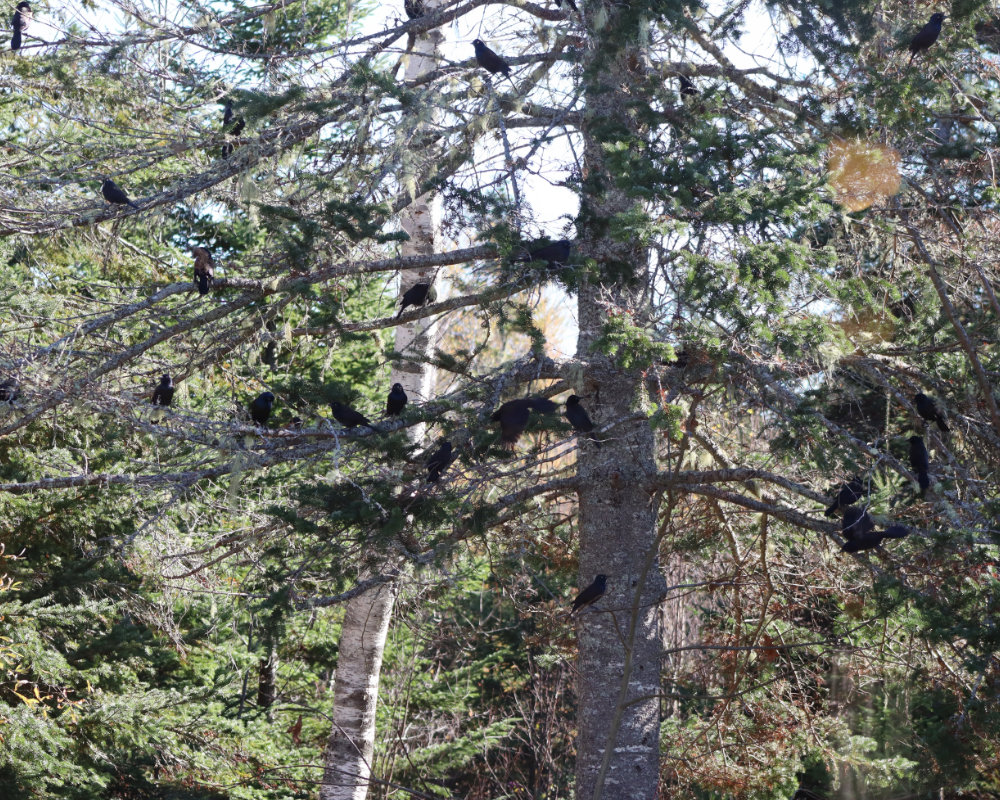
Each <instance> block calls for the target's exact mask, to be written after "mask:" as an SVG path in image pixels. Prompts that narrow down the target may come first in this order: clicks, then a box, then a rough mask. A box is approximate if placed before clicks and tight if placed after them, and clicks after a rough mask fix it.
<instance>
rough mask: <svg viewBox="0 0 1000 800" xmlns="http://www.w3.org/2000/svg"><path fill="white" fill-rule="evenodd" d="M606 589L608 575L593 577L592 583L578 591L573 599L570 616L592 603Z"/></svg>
mask: <svg viewBox="0 0 1000 800" xmlns="http://www.w3.org/2000/svg"><path fill="white" fill-rule="evenodd" d="M607 590H608V576H607V575H603V574H602V575H598V576H597V577H596V578H594V581H593V583H591V584H590V586H588V587H587V588H586V589H584V590H583V591H581V592H580V594H578V595H577V596H576V599H575V600H574V601H573V608H572V610H571V611H570V612H569V615H570V616H573V615H574V614H575V613H576V612H577V611H580V610H581V609H584V608H586V607H587V606H590V605H593V604H594V603H596V602H597V601H598V600H600V599H601V598H602V597H604V594H605V592H607Z"/></svg>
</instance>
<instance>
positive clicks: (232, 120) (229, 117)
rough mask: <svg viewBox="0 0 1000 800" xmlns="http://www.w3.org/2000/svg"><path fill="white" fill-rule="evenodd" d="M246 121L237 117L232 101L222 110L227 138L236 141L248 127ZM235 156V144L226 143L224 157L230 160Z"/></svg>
mask: <svg viewBox="0 0 1000 800" xmlns="http://www.w3.org/2000/svg"><path fill="white" fill-rule="evenodd" d="M246 124H247V123H246V120H245V119H243V116H242V115H240V116H238V117H235V115H234V114H233V104H232V102H231V101H229V100H227V101H226V105H225V107H224V108H223V110H222V132H223V134H225V136H226V137H227V138H230V139H235V138H237V137H238V136H239V135H240V134H241V133H243V129H244V128H245V127H246ZM232 154H233V143H232V142H225V143H224V144H223V145H222V157H223V158H229V156H231V155H232Z"/></svg>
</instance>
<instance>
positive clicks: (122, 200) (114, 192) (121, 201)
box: [101, 178, 139, 208]
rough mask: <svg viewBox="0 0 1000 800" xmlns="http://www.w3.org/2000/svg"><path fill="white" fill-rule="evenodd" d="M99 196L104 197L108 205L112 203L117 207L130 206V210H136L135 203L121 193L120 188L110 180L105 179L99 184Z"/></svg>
mask: <svg viewBox="0 0 1000 800" xmlns="http://www.w3.org/2000/svg"><path fill="white" fill-rule="evenodd" d="M101 196H102V197H104V199H105V200H107V201H108V202H109V203H113V204H115V205H119V206H132V208H138V207H139V206H137V205H136V204H135V203H133V202H132V201H131V200H129V199H128V195H127V194H125V192H123V191H122V189H121V187H120V186H118V184H117V183H115V182H114V181H113V180H111V178H105V179H104V180H103V181H102V182H101Z"/></svg>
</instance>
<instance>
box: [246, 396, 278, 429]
mask: <svg viewBox="0 0 1000 800" xmlns="http://www.w3.org/2000/svg"><path fill="white" fill-rule="evenodd" d="M273 407H274V395H273V394H271V393H270V392H261V393H260V394H259V395H258V396H257V397H256V398H255V399H254V401H253V402H252V403H251V404H250V419H252V420H253V421H254V422H256V423H257V424H258V425H260V426H261V427H264V428H266V427H267V418H268V417H270V416H271V409H272V408H273Z"/></svg>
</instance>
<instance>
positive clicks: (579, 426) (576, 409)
mask: <svg viewBox="0 0 1000 800" xmlns="http://www.w3.org/2000/svg"><path fill="white" fill-rule="evenodd" d="M566 419H568V420H569V424H570V425H572V426H573V430H576V431H580V432H581V433H591V431H593V430H594V423H593V422H591V421H590V415H589V414H587V409H585V408H584V407H583V406H582V405H580V398H579V397H577V396H576V395H575V394H571V395H570V396H569V397H567V398H566ZM587 438H588V439H590V441H592V442H593V443H594V444H595V445H597V446H598V447H600V446H601V443H600V442H599V441H598V440H597V437H596V436H594V435H593V434H591V435H590V436H588V437H587Z"/></svg>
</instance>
